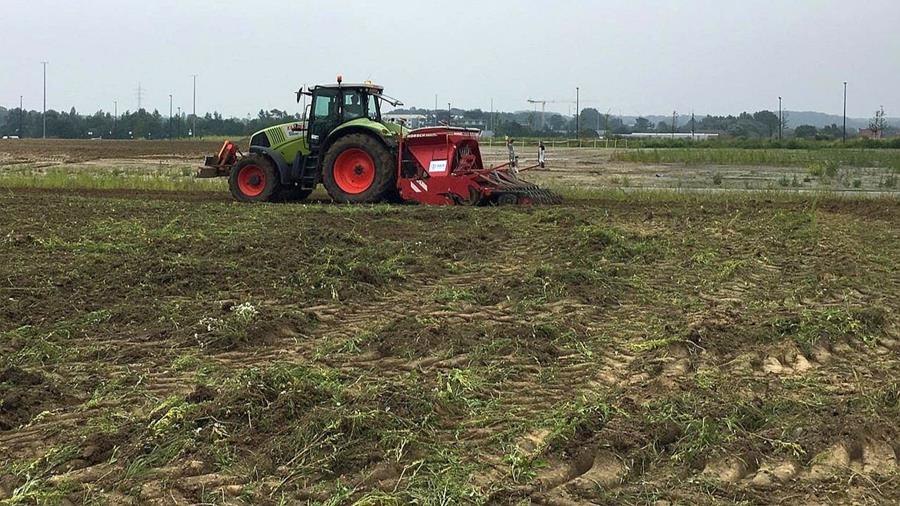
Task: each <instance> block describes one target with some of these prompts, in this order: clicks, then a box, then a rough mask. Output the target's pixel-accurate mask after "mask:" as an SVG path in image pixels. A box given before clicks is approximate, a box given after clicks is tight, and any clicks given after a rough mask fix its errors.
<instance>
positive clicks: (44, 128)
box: [41, 61, 49, 139]
mask: <svg viewBox="0 0 900 506" xmlns="http://www.w3.org/2000/svg"><path fill="white" fill-rule="evenodd" d="M47 63H49V62H45V61H42V62H41V65H43V66H44V111H43V113H42V114H41V117H42V118H43V124H44V127H43V137H44V139H46V138H47Z"/></svg>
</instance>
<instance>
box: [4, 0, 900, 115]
mask: <svg viewBox="0 0 900 506" xmlns="http://www.w3.org/2000/svg"><path fill="white" fill-rule="evenodd" d="M0 12H2V13H3V20H4V23H3V28H2V31H0V42H2V47H3V48H4V50H3V54H2V56H0V105H4V106H6V107H17V106H18V102H19V96H20V95H23V96H24V103H25V107H26V108H29V109H33V110H40V108H41V100H42V98H41V93H42V66H41V63H40V62H41V61H48V62H49V64H48V65H47V73H48V75H47V106H48V108H51V109H57V110H59V109H65V110H68V109H70V108H71V107H75V108H76V109H77V110H78V111H79V112H82V113H92V112H94V111H96V110H98V109H102V110H106V111H112V110H113V103H114V101H118V109H119V112H120V113H121V112H123V111H125V110H134V109H136V108H137V89H138V84H139V83H140V86H141V88H142V90H143V93H142V94H143V97H142V105H143V107H144V108H146V109H148V110H153V109H158V110H159V111H160V113H162V114H163V115H167V114H168V110H169V94H172V95H173V97H174V98H173V102H174V106H175V108H176V109H177V108H178V107H181V108H183V109H184V110H185V111H188V112H190V110H191V107H192V79H193V78H192V75H194V74H197V76H198V77H197V111H198V113H200V114H204V113H206V112H211V111H219V112H221V113H223V114H225V115H226V116H239V117H245V116H246V115H247V114H250V113H252V114H254V115H255V113H256V111H258V110H260V109H272V108H277V109H281V110H288V111H289V112H298V111H299V106H298V105H297V104H296V102H295V98H294V95H293V92H294V91H296V90H297V88H299V87H300V86H301V85H303V84H316V83H325V82H334V81H335V76H336V75H337V74H339V73H340V74H342V75H343V76H344V81H345V82H358V81H363V80H367V79H369V80H373V81H375V82H377V83H379V84H382V85H384V86H385V87H386V90H385V93H387V94H389V95H391V96H395V97H397V98H400V99H401V100H403V102H404V103H405V104H406V105H408V106H418V107H429V108H430V107H434V102H435V95H437V98H438V104H439V106H440V107H441V108H444V107H446V106H447V104H448V103H452V104H453V106H454V107H461V108H476V107H478V108H482V109H484V110H489V109H490V107H491V101H492V100H493V104H494V110H505V111H513V110H528V109H532V108H533V106H532V105H530V104H528V103H527V100H528V99H529V98H534V99H542V100H558V101H562V102H561V103H557V104H548V105H547V110H548V111H557V112H562V113H567V112H568V111H569V110H570V108H573V106H571V105H569V104H568V103H566V102H565V101H574V100H575V88H576V87H580V89H581V93H580V95H581V99H582V107H595V108H598V109H600V110H602V111H604V112H606V111H607V110H609V111H610V112H611V113H612V114H614V115H642V114H643V115H652V114H671V112H672V111H673V110H677V111H678V112H679V114H690V112H691V111H695V112H697V113H698V114H737V113H740V112H742V111H751V112H752V111H756V110H760V109H770V110H777V108H778V97H779V96H782V97H784V106H785V109H788V110H793V111H807V110H810V111H820V112H826V113H833V114H841V112H842V96H843V82H844V81H849V85H848V87H849V92H848V94H849V100H848V114H849V115H850V116H851V117H863V118H865V117H871V116H872V115H873V113H874V111H875V110H876V109H877V108H878V107H879V106H882V105H883V106H884V108H885V110H886V111H887V113H888V116H900V1H898V0H867V1H865V2H848V1H846V0H840V1H839V0H680V1H675V0H670V1H662V0H631V1H628V2H623V1H621V0H614V1H606V0H594V1H577V0H555V1H543V0H481V1H471V0H454V1H428V0H381V1H379V2H374V1H363V0H344V1H340V2H332V1H329V2H321V1H318V2H312V1H307V0H292V1H287V0H285V1H262V0H257V1H246V0H245V1H236V0H216V1H213V0H189V1H188V0H177V1H176V0H142V1H135V0H90V1H84V2H80V1H79V2H73V1H71V0H65V1H52V0H0Z"/></svg>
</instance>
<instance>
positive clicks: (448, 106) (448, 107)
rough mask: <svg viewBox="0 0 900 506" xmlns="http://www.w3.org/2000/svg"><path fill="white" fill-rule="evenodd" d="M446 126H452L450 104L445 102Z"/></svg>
mask: <svg viewBox="0 0 900 506" xmlns="http://www.w3.org/2000/svg"><path fill="white" fill-rule="evenodd" d="M447 126H453V108H452V107H450V102H447Z"/></svg>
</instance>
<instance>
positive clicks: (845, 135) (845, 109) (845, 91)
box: [841, 81, 847, 142]
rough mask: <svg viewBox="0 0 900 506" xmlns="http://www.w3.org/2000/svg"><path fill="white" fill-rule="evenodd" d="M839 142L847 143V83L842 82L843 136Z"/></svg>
mask: <svg viewBox="0 0 900 506" xmlns="http://www.w3.org/2000/svg"><path fill="white" fill-rule="evenodd" d="M841 142H847V81H844V135H843V137H842V140H841Z"/></svg>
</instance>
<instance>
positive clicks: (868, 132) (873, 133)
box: [859, 128, 884, 139]
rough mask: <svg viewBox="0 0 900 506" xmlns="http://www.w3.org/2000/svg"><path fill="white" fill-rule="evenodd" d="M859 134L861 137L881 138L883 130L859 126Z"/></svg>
mask: <svg viewBox="0 0 900 506" xmlns="http://www.w3.org/2000/svg"><path fill="white" fill-rule="evenodd" d="M859 136H860V137H862V138H863V139H883V138H884V132H883V131H881V130H873V129H871V128H860V129H859Z"/></svg>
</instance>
